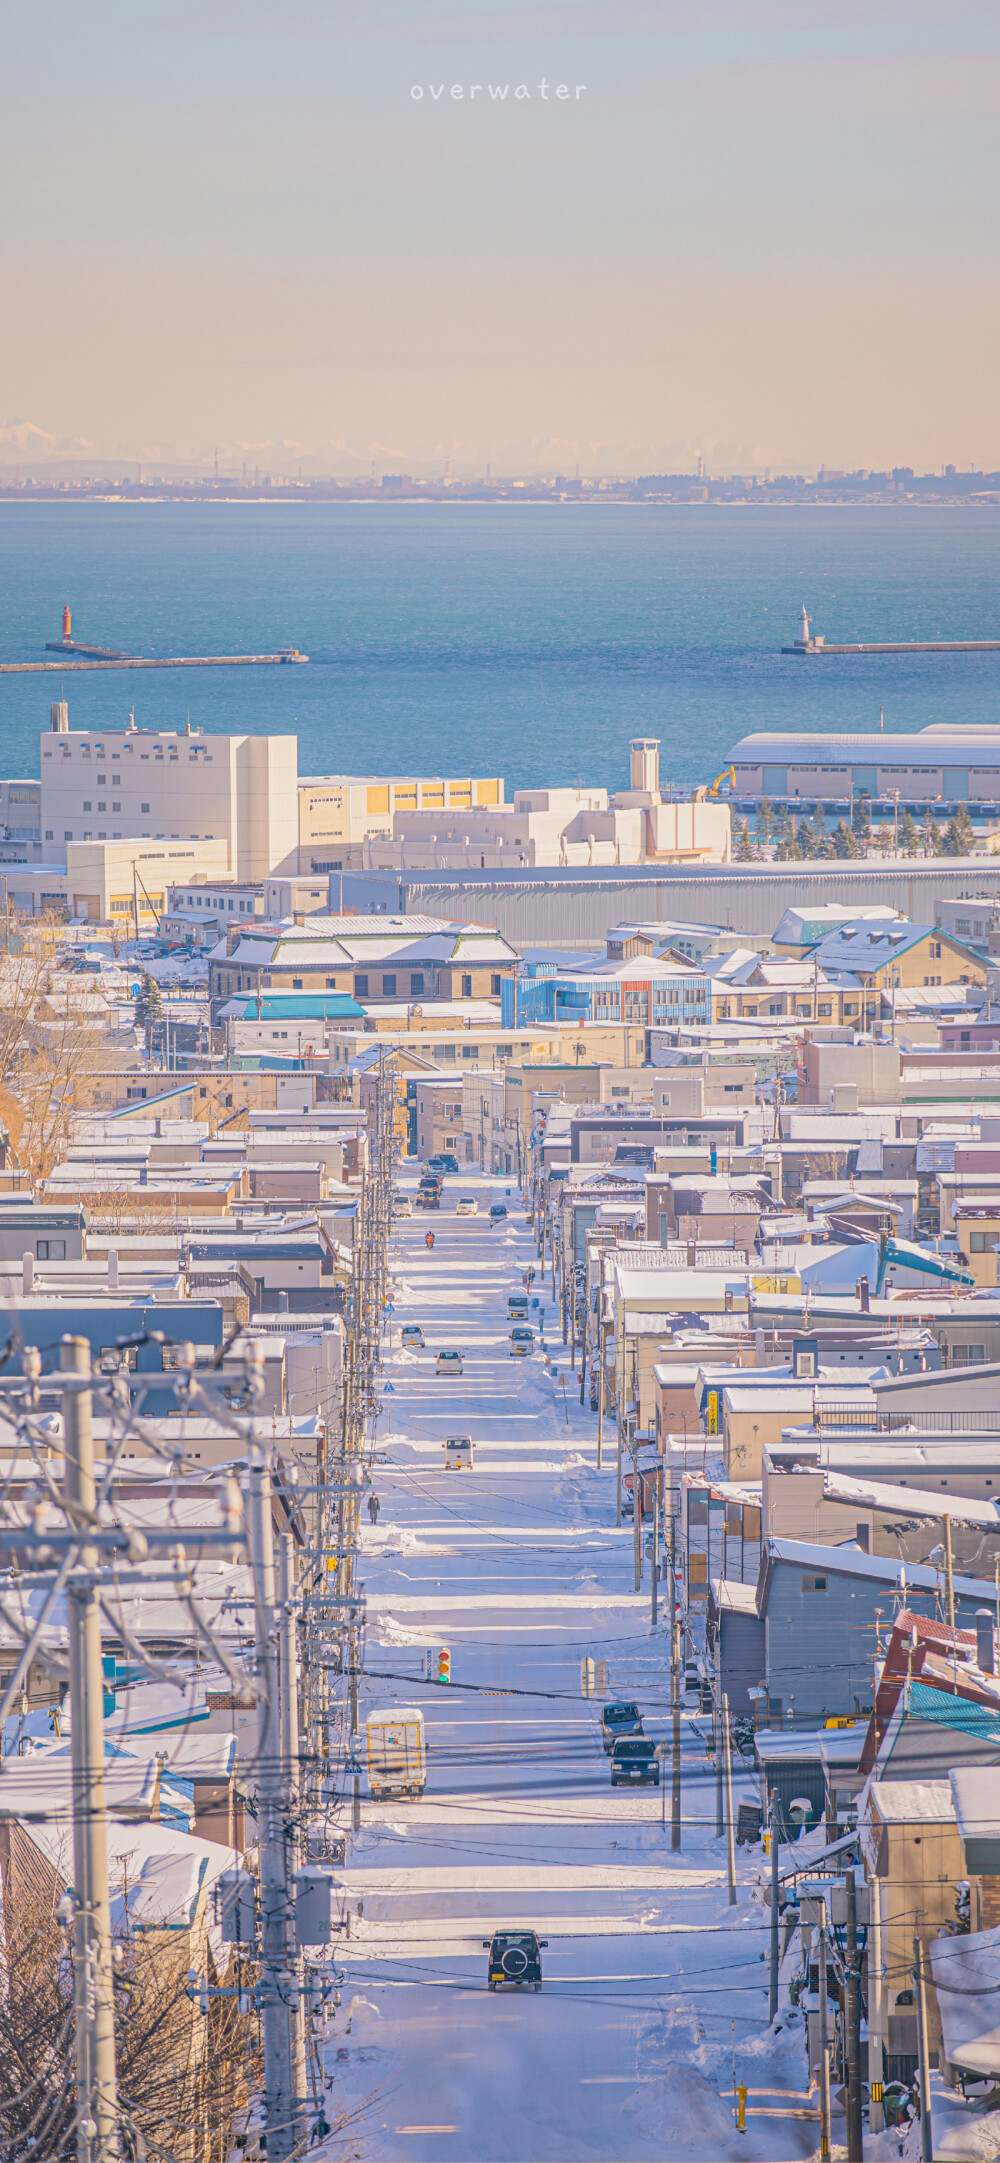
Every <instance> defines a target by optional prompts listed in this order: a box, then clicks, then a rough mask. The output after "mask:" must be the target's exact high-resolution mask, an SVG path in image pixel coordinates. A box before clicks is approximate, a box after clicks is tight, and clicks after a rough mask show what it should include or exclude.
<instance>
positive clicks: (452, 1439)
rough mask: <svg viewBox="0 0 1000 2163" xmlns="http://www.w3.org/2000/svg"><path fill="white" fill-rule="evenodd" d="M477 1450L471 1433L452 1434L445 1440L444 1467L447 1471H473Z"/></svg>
mask: <svg viewBox="0 0 1000 2163" xmlns="http://www.w3.org/2000/svg"><path fill="white" fill-rule="evenodd" d="M475 1456H476V1453H475V1450H474V1449H473V1446H472V1436H471V1435H470V1434H450V1435H446V1436H445V1441H444V1469H445V1471H446V1472H471V1470H472V1467H473V1465H474V1463H475Z"/></svg>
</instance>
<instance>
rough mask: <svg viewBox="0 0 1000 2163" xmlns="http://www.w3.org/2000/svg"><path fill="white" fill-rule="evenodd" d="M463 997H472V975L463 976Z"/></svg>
mask: <svg viewBox="0 0 1000 2163" xmlns="http://www.w3.org/2000/svg"><path fill="white" fill-rule="evenodd" d="M462 997H463V999H471V997H472V978H471V976H463V978H462Z"/></svg>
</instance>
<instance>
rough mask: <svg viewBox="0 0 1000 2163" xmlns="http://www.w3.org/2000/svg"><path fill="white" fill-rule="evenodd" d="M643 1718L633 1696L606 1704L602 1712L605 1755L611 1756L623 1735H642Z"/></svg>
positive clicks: (602, 1741)
mask: <svg viewBox="0 0 1000 2163" xmlns="http://www.w3.org/2000/svg"><path fill="white" fill-rule="evenodd" d="M641 1734H642V1718H641V1716H640V1712H639V1707H638V1705H634V1704H633V1703H632V1700H631V1698H626V1699H623V1700H621V1701H620V1702H619V1703H618V1704H615V1705H605V1706H604V1709H603V1711H602V1713H601V1746H602V1748H603V1751H604V1755H605V1757H610V1756H611V1752H612V1750H613V1749H614V1746H615V1744H616V1742H617V1741H618V1740H619V1738H620V1737H621V1736H622V1735H641Z"/></svg>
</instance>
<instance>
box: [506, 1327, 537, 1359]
mask: <svg viewBox="0 0 1000 2163" xmlns="http://www.w3.org/2000/svg"><path fill="white" fill-rule="evenodd" d="M534 1343H535V1332H534V1330H533V1329H526V1328H525V1327H524V1326H523V1324H522V1325H521V1327H520V1328H518V1327H515V1328H514V1329H512V1330H511V1333H510V1356H511V1359H527V1357H528V1354H529V1352H531V1351H532V1350H533V1349H534Z"/></svg>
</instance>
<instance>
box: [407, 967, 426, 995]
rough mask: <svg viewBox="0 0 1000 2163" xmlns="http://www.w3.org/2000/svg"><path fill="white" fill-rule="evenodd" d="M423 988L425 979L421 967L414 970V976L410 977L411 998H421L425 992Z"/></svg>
mask: <svg viewBox="0 0 1000 2163" xmlns="http://www.w3.org/2000/svg"><path fill="white" fill-rule="evenodd" d="M423 989H424V979H423V975H422V973H421V971H420V970H419V969H415V970H414V972H413V974H412V976H411V977H410V996H411V998H413V999H419V998H420V997H421V996H422V994H423Z"/></svg>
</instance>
